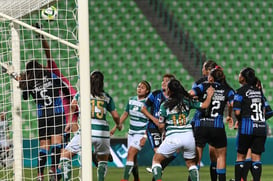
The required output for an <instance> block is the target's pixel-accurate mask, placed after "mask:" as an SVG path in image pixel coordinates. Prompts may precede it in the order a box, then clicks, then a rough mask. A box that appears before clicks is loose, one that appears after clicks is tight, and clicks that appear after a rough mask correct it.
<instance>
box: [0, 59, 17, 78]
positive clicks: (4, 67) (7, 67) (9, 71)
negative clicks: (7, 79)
mask: <svg viewBox="0 0 273 181" xmlns="http://www.w3.org/2000/svg"><path fill="white" fill-rule="evenodd" d="M0 64H1V67H2V72H3V73H7V74H9V75H10V76H11V77H12V78H14V79H16V78H17V77H18V74H17V73H16V72H14V67H13V66H12V65H8V64H7V63H2V62H1V63H0Z"/></svg>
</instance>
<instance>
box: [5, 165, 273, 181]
mask: <svg viewBox="0 0 273 181" xmlns="http://www.w3.org/2000/svg"><path fill="white" fill-rule="evenodd" d="M145 168H146V167H140V168H139V175H140V181H151V178H152V174H150V173H148V172H147V171H146V169H145ZM74 169H75V170H74V171H73V176H74V179H72V180H73V181H79V180H80V179H79V177H78V174H79V168H74ZM272 170H273V165H263V171H262V178H261V180H262V181H272ZM5 173H6V174H7V172H5ZM45 173H47V172H45ZM6 174H4V172H3V170H0V179H9V180H10V179H11V178H12V174H13V173H12V171H10V172H9V173H8V176H7V175H6ZM4 175H6V177H5V176H4ZM36 176H37V172H36V169H32V170H30V169H25V170H24V179H23V180H29V181H30V180H35V177H36ZM122 177H123V168H114V167H109V168H108V172H107V175H106V179H105V181H119V180H121V179H122ZM187 178H188V171H187V168H186V167H185V166H169V167H167V168H166V169H165V171H164V173H163V178H162V179H163V180H164V181H174V180H180V181H184V180H185V181H186V180H187ZM231 178H234V166H227V181H229V180H230V179H231ZM46 180H48V178H47V177H45V181H46ZM96 180H97V172H96V168H94V167H93V181H96ZM200 180H201V181H209V180H210V175H209V167H208V166H205V167H202V168H201V170H200ZM248 180H252V178H251V174H250V173H249V174H248ZM130 181H133V175H132V174H131V176H130Z"/></svg>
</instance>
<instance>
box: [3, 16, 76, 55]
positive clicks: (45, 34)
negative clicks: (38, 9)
mask: <svg viewBox="0 0 273 181" xmlns="http://www.w3.org/2000/svg"><path fill="white" fill-rule="evenodd" d="M0 16H1V17H3V18H5V19H7V20H10V21H12V22H14V23H16V24H19V25H21V26H23V27H25V28H28V29H29V30H33V31H35V32H37V33H39V34H41V35H44V36H46V37H48V38H50V39H52V40H56V41H58V42H60V43H63V44H65V45H67V46H69V47H71V48H74V49H76V50H78V49H79V47H78V46H77V45H74V44H73V43H70V42H68V41H66V40H63V39H61V38H59V37H57V36H54V35H52V34H49V33H47V32H45V31H42V30H41V29H39V28H36V27H34V26H31V25H29V24H27V23H24V22H22V21H20V20H17V19H15V18H13V17H11V16H8V15H6V14H4V13H1V12H0Z"/></svg>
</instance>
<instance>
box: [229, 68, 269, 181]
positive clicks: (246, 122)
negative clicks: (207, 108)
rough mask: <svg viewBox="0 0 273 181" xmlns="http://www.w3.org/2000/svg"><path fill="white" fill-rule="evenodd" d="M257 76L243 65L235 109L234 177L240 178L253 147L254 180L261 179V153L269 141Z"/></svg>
mask: <svg viewBox="0 0 273 181" xmlns="http://www.w3.org/2000/svg"><path fill="white" fill-rule="evenodd" d="M257 81H258V79H257V77H256V76H255V72H254V71H253V69H252V68H249V67H247V68H244V69H242V70H241V72H240V74H239V83H240V84H241V85H242V87H241V88H239V89H238V90H237V91H236V94H235V97H234V105H233V110H234V113H235V116H236V118H237V121H238V134H237V140H238V141H237V144H238V145H237V159H236V163H235V180H236V181H240V180H241V178H243V176H244V175H243V173H244V161H245V159H246V155H247V152H248V149H249V148H250V149H251V159H252V167H251V169H252V176H253V181H259V180H260V178H261V172H262V163H261V154H262V153H263V152H264V145H265V141H266V134H267V130H266V122H265V115H264V112H265V101H264V98H263V97H264V96H263V92H262V90H261V89H260V88H259V87H257Z"/></svg>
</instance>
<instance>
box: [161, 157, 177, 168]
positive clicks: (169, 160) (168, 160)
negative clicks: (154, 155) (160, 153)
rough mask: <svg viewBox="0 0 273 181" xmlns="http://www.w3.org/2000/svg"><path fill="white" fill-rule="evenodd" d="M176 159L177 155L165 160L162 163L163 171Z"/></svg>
mask: <svg viewBox="0 0 273 181" xmlns="http://www.w3.org/2000/svg"><path fill="white" fill-rule="evenodd" d="M175 158H176V154H175V155H172V156H170V157H169V158H166V159H164V160H163V161H162V162H161V166H162V170H164V169H165V168H166V166H167V165H169V163H170V162H171V161H173V160H174V159H175Z"/></svg>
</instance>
